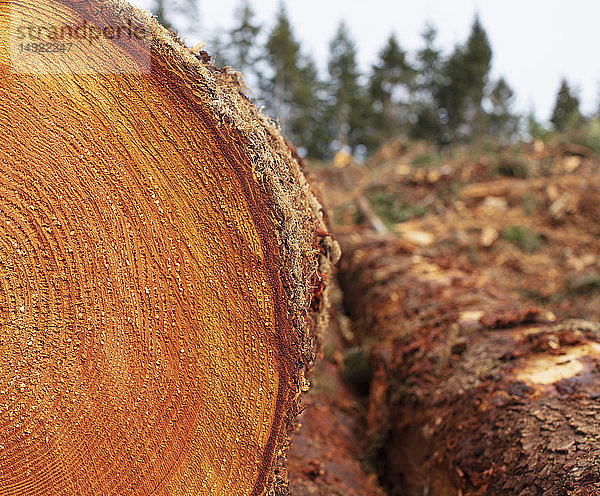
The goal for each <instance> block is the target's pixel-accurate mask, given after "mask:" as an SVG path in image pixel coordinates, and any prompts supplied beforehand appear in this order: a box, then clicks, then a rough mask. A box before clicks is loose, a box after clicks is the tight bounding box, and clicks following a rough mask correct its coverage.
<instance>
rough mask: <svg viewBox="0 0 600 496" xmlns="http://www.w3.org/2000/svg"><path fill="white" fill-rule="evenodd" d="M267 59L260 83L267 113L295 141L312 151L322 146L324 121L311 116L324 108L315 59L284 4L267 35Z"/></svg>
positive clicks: (265, 59)
mask: <svg viewBox="0 0 600 496" xmlns="http://www.w3.org/2000/svg"><path fill="white" fill-rule="evenodd" d="M264 61H265V62H266V65H267V68H268V71H267V72H268V73H267V74H266V75H265V76H263V77H262V78H261V80H260V81H259V87H260V89H261V94H262V101H263V103H264V105H265V108H266V111H267V113H268V114H269V115H271V116H272V117H274V118H277V119H278V120H279V123H280V126H281V129H282V131H283V133H284V134H285V135H286V136H287V137H289V138H290V139H291V140H292V142H293V143H294V144H296V145H297V146H300V147H303V148H304V149H305V150H306V151H308V148H309V147H310V149H311V152H312V151H313V150H314V149H317V148H319V146H318V145H317V144H316V143H315V142H314V139H316V136H317V132H316V131H315V129H316V128H317V127H318V126H319V124H320V123H319V120H318V119H314V118H309V117H310V116H313V117H314V113H315V112H316V109H319V108H322V103H320V102H319V81H318V77H317V70H316V68H315V64H314V62H313V61H312V60H311V59H310V58H309V57H307V56H305V55H303V54H302V53H301V51H300V44H299V43H298V41H296V39H295V37H294V33H293V31H292V26H291V24H290V21H289V19H288V17H287V13H286V11H285V9H284V7H283V5H281V7H280V9H279V12H278V13H277V17H276V21H275V26H274V27H273V29H272V30H271V32H270V34H269V37H268V39H267V43H266V45H265V54H264ZM305 140H308V141H310V143H307V142H306V141H305Z"/></svg>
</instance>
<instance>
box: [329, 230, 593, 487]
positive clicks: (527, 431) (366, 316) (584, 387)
mask: <svg viewBox="0 0 600 496" xmlns="http://www.w3.org/2000/svg"><path fill="white" fill-rule="evenodd" d="M342 247H343V251H344V256H343V258H342V262H341V268H340V272H341V276H340V277H341V284H342V287H343V289H344V292H345V301H346V303H345V304H346V307H347V308H348V310H349V312H350V314H351V315H352V316H353V317H354V318H355V319H356V321H357V327H358V329H360V331H361V333H362V336H361V338H362V340H363V342H366V343H371V345H370V349H371V361H372V366H373V368H374V378H373V381H372V383H371V386H370V396H369V411H368V414H367V417H366V420H367V425H368V441H369V446H370V456H371V459H372V461H373V464H374V465H375V466H376V467H377V468H378V471H379V474H380V477H381V479H382V481H383V483H384V484H385V486H386V487H387V488H388V490H389V494H390V495H409V496H410V495H415V496H416V495H419V496H421V495H423V494H428V495H431V496H446V495H448V496H450V495H452V496H456V495H457V494H458V495H465V496H466V495H471V496H475V495H513V494H514V495H517V494H518V495H531V496H533V495H542V494H543V495H551V496H558V495H581V496H583V495H588V496H589V495H597V494H600V471H599V468H598V467H600V444H599V442H598V441H599V438H600V422H599V421H598V418H599V416H600V394H599V391H600V327H599V326H598V325H596V324H593V323H590V322H586V321H581V320H568V321H565V322H555V318H554V316H553V314H551V313H550V312H548V311H544V310H542V309H539V308H535V307H532V306H529V305H526V304H522V303H521V302H520V301H519V299H518V298H517V297H516V296H515V295H514V294H510V293H508V292H506V291H505V290H503V288H502V287H498V285H497V283H496V282H495V281H493V280H489V279H488V278H487V277H485V276H484V275H483V273H482V272H481V271H479V270H475V269H473V268H472V267H471V266H469V265H468V264H465V265H463V266H458V265H457V264H456V263H455V262H454V261H453V259H452V258H450V257H448V258H444V257H441V256H438V257H435V258H433V257H427V256H424V255H416V254H415V249H414V247H413V246H411V245H410V244H409V243H407V242H405V241H402V240H400V239H397V238H396V239H394V238H389V237H388V238H381V237H375V238H365V237H364V236H362V237H352V236H350V235H348V236H346V237H345V238H343V239H342Z"/></svg>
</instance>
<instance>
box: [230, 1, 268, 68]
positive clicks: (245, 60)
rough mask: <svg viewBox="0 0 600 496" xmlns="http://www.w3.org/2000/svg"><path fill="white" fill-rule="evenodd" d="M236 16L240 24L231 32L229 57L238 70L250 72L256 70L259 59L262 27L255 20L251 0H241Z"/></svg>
mask: <svg viewBox="0 0 600 496" xmlns="http://www.w3.org/2000/svg"><path fill="white" fill-rule="evenodd" d="M235 17H236V19H237V20H238V22H239V24H238V25H237V26H236V27H235V28H233V29H232V30H231V31H230V32H229V37H230V40H231V41H230V47H229V52H230V53H229V56H228V59H229V61H230V62H231V65H232V66H233V67H234V68H235V69H236V70H238V71H240V72H243V73H244V74H250V73H253V72H254V71H255V68H256V63H257V61H258V56H257V53H256V52H257V46H258V45H257V42H256V38H257V36H258V34H259V32H260V30H261V27H260V25H259V24H256V23H255V22H254V11H253V10H252V8H251V6H250V3H249V0H241V3H240V4H239V6H238V8H237V10H236V14H235Z"/></svg>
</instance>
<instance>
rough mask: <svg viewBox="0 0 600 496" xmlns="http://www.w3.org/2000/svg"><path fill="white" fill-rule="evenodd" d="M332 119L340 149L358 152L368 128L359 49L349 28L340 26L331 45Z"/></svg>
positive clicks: (330, 111)
mask: <svg viewBox="0 0 600 496" xmlns="http://www.w3.org/2000/svg"><path fill="white" fill-rule="evenodd" d="M328 69H329V92H330V105H329V116H328V117H329V120H330V122H331V124H332V125H333V126H334V129H335V131H334V134H333V137H334V139H335V144H336V147H337V148H342V147H345V146H348V147H350V149H352V150H354V149H356V147H357V146H358V145H360V144H361V143H362V137H363V130H364V126H365V125H366V122H365V117H366V116H365V115H364V93H363V91H362V88H361V86H360V84H359V72H358V67H357V62H356V48H355V46H354V42H353V41H352V40H351V38H350V34H349V33H348V30H347V28H346V25H345V24H344V23H343V22H342V23H340V25H339V27H338V30H337V32H336V34H335V36H334V38H333V39H332V40H331V43H330V44H329V64H328Z"/></svg>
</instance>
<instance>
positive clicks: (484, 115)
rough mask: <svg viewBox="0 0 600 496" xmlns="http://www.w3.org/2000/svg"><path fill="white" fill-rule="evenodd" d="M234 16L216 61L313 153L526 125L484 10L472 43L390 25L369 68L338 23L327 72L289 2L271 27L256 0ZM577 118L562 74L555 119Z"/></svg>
mask: <svg viewBox="0 0 600 496" xmlns="http://www.w3.org/2000/svg"><path fill="white" fill-rule="evenodd" d="M186 1H190V0H186ZM159 3H160V5H161V7H162V8H164V7H163V4H162V2H159ZM235 22H236V24H235V26H234V27H233V28H232V29H231V30H229V31H228V32H225V33H223V34H221V36H219V37H218V38H216V39H214V40H212V42H210V43H208V46H207V49H208V51H209V53H211V55H212V56H213V61H214V62H215V63H216V64H217V65H220V66H225V65H231V66H232V67H234V68H236V69H237V70H239V71H241V72H242V73H243V74H244V75H245V77H246V80H247V82H248V83H249V86H250V87H251V88H253V89H254V90H255V93H256V95H255V96H256V98H257V99H258V101H259V103H260V104H261V105H262V106H264V108H265V110H266V112H267V113H268V114H269V115H271V116H272V117H273V118H276V119H278V120H279V122H280V125H281V127H282V129H283V131H284V133H285V134H286V136H288V137H289V138H290V139H291V140H292V141H293V142H294V143H295V144H296V145H297V146H299V147H300V150H301V152H303V153H304V154H306V155H308V156H310V157H315V158H325V159H327V158H330V157H331V156H332V155H333V154H334V153H335V152H336V151H337V150H339V149H341V148H344V147H346V148H347V149H349V151H351V152H352V153H354V154H358V155H363V156H364V155H366V154H368V153H370V152H372V151H373V150H374V149H375V148H376V147H378V146H379V145H380V144H381V143H382V142H383V141H385V140H386V139H389V138H392V137H398V136H407V137H410V138H419V139H426V140H429V141H432V142H435V143H438V144H449V143H456V142H465V141H470V140H473V139H477V138H479V137H481V136H485V135H492V136H494V137H495V138H496V139H499V140H501V141H510V140H512V139H514V138H515V137H516V136H517V135H518V133H519V132H520V131H521V127H520V122H521V118H520V116H518V115H516V114H515V113H514V112H513V109H512V103H513V100H514V92H513V90H512V89H511V88H510V86H509V85H508V83H507V82H506V80H505V79H504V78H499V79H498V80H491V78H490V69H491V60H492V48H491V46H490V43H489V40H488V37H487V34H486V32H485V29H484V27H483V26H482V24H481V22H480V20H479V18H478V17H475V19H474V21H473V24H472V26H471V32H470V34H469V37H468V38H467V40H466V42H465V43H464V44H460V45H457V46H456V47H454V49H453V50H452V51H451V52H450V53H449V54H444V53H443V51H442V50H441V49H440V47H439V46H438V45H437V43H436V38H437V31H436V28H435V27H434V26H433V25H431V24H427V25H426V26H425V29H424V30H423V33H422V45H421V47H420V48H419V49H418V50H417V51H415V52H414V53H408V52H407V51H406V50H404V49H403V48H402V46H401V45H400V43H399V41H398V39H397V38H396V36H395V35H394V34H392V35H391V36H390V37H389V39H388V40H387V42H386V44H385V46H384V47H383V48H382V50H381V51H380V53H379V55H378V58H377V60H376V61H375V63H374V64H373V65H372V66H371V68H370V70H369V71H368V72H367V73H366V74H364V73H361V71H360V69H359V66H358V63H357V51H356V45H355V43H354V41H353V39H352V35H351V33H350V32H349V31H348V29H347V27H346V25H345V24H344V23H341V24H340V25H339V26H338V29H337V31H336V33H335V35H334V37H333V39H332V40H331V42H330V44H329V57H328V65H327V74H326V75H325V77H324V78H323V77H321V74H319V71H318V70H317V66H316V64H315V61H314V60H313V59H312V58H311V57H310V56H309V54H307V53H305V52H304V51H303V50H302V47H301V44H300V42H299V41H298V39H297V38H296V35H295V33H294V29H293V26H292V25H291V23H290V20H289V17H288V15H287V12H286V10H285V8H284V6H283V4H281V5H280V8H279V11H278V12H277V14H276V17H275V20H274V23H273V25H272V26H271V27H270V28H267V27H265V26H262V25H260V24H259V23H258V22H257V21H256V18H255V14H254V11H253V9H252V6H251V4H250V1H249V0H241V3H240V5H239V6H238V9H237V10H236V14H235ZM580 120H581V114H580V113H579V102H578V100H577V98H576V97H575V96H573V95H572V94H571V90H570V88H569V87H568V84H567V82H566V81H563V82H562V86H561V90H560V92H559V95H558V96H557V102H556V106H555V110H554V113H553V115H552V119H551V122H552V123H553V125H554V127H555V128H556V129H557V130H564V129H566V128H567V127H569V126H571V127H572V126H573V125H576V124H577V123H578V122H579V121H580ZM528 125H529V127H530V128H533V129H532V132H533V131H535V130H536V129H538V128H539V127H540V124H539V123H538V122H537V121H536V120H535V118H534V116H533V115H530V116H529V120H528Z"/></svg>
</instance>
